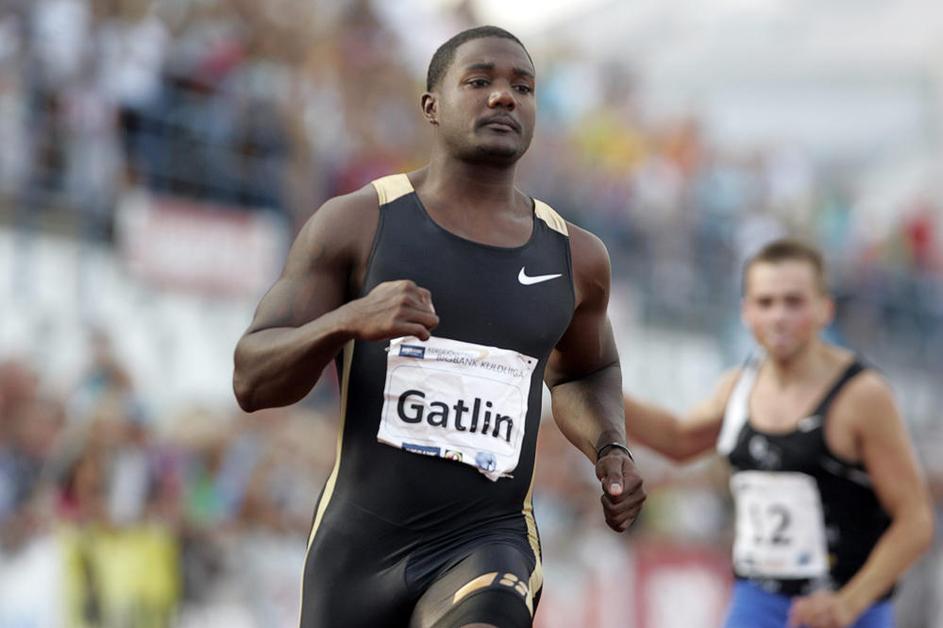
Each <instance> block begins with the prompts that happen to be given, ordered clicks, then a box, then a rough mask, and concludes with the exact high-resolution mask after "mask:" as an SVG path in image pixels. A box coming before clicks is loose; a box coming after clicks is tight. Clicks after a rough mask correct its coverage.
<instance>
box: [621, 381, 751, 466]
mask: <svg viewBox="0 0 943 628" xmlns="http://www.w3.org/2000/svg"><path fill="white" fill-rule="evenodd" d="M738 374H739V370H732V371H729V372H728V373H726V374H725V375H724V376H723V377H722V378H721V380H720V382H719V383H718V385H717V387H716V388H715V390H714V392H713V394H712V395H711V396H710V397H708V398H707V399H705V400H703V401H702V402H701V403H699V404H697V405H696V406H694V407H693V408H692V409H691V410H690V411H689V412H688V413H687V414H686V415H685V416H683V417H681V416H678V415H676V414H674V413H672V412H669V411H668V410H665V409H663V408H660V407H658V406H654V405H651V404H647V403H642V402H640V401H637V400H636V399H634V398H633V397H630V396H629V395H626V396H625V398H624V405H625V426H626V431H627V432H628V434H629V436H630V437H631V438H632V440H633V441H638V442H639V443H641V444H643V445H645V446H646V447H649V448H650V449H654V450H655V451H657V452H658V453H660V454H662V455H663V456H666V457H668V458H670V459H672V460H675V461H677V462H685V461H687V460H690V459H691V458H694V457H696V456H699V455H701V454H703V453H705V452H707V451H710V450H711V449H712V448H713V447H714V444H715V443H716V442H717V437H718V435H719V434H720V428H721V426H722V425H723V421H724V408H725V407H726V405H727V398H728V397H729V396H730V392H731V390H733V386H734V384H735V383H736V381H737V376H738Z"/></svg>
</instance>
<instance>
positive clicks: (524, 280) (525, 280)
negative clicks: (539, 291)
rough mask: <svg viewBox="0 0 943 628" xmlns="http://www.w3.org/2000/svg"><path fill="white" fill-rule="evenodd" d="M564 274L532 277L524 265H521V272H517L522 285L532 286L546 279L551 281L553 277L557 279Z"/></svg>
mask: <svg viewBox="0 0 943 628" xmlns="http://www.w3.org/2000/svg"><path fill="white" fill-rule="evenodd" d="M562 276H563V275H562V274H561V273H557V274H556V275H534V276H533V277H531V276H530V275H528V274H527V273H525V272H524V267H523V266H521V272H519V273H517V280H518V281H519V282H521V285H524V286H532V285H534V284H535V283H542V282H544V281H550V280H551V279H556V278H557V277H562Z"/></svg>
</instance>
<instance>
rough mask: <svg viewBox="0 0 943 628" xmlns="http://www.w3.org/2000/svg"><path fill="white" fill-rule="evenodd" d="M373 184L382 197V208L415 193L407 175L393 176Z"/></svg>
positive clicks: (378, 194)
mask: <svg viewBox="0 0 943 628" xmlns="http://www.w3.org/2000/svg"><path fill="white" fill-rule="evenodd" d="M372 184H373V187H374V188H376V191H377V196H378V197H380V206H381V207H382V206H384V205H386V204H388V203H392V202H393V201H395V200H396V199H398V198H400V197H401V196H406V195H407V194H409V193H411V192H412V191H413V184H412V183H410V181H409V177H407V176H406V175H405V174H391V175H389V176H386V177H382V178H380V179H377V180H375V181H372Z"/></svg>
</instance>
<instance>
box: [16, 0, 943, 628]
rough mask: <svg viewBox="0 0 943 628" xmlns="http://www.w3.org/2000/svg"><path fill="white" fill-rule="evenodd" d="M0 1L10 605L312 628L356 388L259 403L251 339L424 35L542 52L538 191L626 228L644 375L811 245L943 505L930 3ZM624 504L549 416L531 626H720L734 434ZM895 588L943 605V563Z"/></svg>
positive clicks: (48, 613)
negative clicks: (609, 521) (319, 556)
mask: <svg viewBox="0 0 943 628" xmlns="http://www.w3.org/2000/svg"><path fill="white" fill-rule="evenodd" d="M500 4H502V3H498V2H486V1H479V2H449V1H445V0H439V1H432V0H408V1H407V0H404V1H402V2H390V3H387V2H382V1H380V0H377V1H375V2H370V1H368V0H352V1H350V2H344V1H341V0H305V1H301V0H278V1H268V2H253V1H252V0H155V1H149V0H4V1H3V2H0V627H14V626H15V627H33V626H36V627H40V626H42V627H46V626H50V627H52V626H64V625H77V626H98V625H102V626H119V625H120V626H134V627H137V626H142V627H143V626H148V627H150V626H166V625H172V626H181V627H189V626H233V627H242V626H245V627H251V626H266V627H269V626H291V625H294V623H295V622H296V621H297V606H298V585H299V582H298V578H299V573H300V565H301V560H302V556H303V553H304V545H305V535H306V532H307V528H308V524H309V521H310V515H311V511H312V508H313V504H314V500H315V498H316V496H317V492H318V490H319V488H320V485H321V482H322V481H323V479H324V477H325V476H326V474H327V472H328V470H329V468H330V465H331V464H332V460H333V455H334V444H335V431H334V430H335V424H336V392H335V386H336V381H335V378H334V375H333V372H330V373H328V374H327V375H326V376H325V377H324V381H323V382H322V383H321V384H319V385H318V387H317V388H316V389H315V391H314V392H313V393H312V394H311V395H310V396H309V398H308V399H307V400H306V401H305V402H303V403H301V404H299V405H297V406H295V407H291V408H287V409H281V410H271V411H264V412H258V413H256V414H254V415H251V416H250V415H245V414H243V413H241V412H240V411H239V410H238V408H237V407H236V405H235V403H234V401H233V398H232V394H231V391H230V377H231V355H232V350H233V347H234V344H235V341H236V339H237V338H238V336H239V335H240V333H241V332H242V331H243V329H244V328H245V326H246V325H247V324H248V322H249V320H250V317H251V314H252V310H253V307H254V305H255V304H256V303H257V300H258V298H259V297H260V295H261V294H262V293H263V292H264V290H265V289H266V288H267V287H268V285H269V284H270V283H271V281H272V280H273V279H274V277H275V276H276V274H277V272H278V270H279V268H280V264H281V261H282V259H283V256H284V254H285V250H286V246H287V244H288V243H289V242H290V240H291V237H292V235H293V234H294V233H295V232H296V230H297V229H298V228H299V226H300V225H301V224H302V223H303V222H304V220H305V219H306V218H307V217H308V216H309V215H310V214H311V212H312V211H313V210H314V209H315V208H316V207H317V206H318V205H319V204H320V203H321V202H323V200H325V199H326V198H328V197H329V196H331V195H334V194H337V193H342V192H345V191H349V190H351V189H354V188H356V187H359V186H361V185H363V184H364V183H366V182H367V181H369V180H370V179H371V178H374V177H376V176H380V175H383V174H387V173H390V172H394V171H400V170H404V169H409V168H412V167H415V166H417V165H419V164H421V163H422V160H423V158H424V155H425V150H426V148H427V146H428V141H429V131H428V129H427V128H426V127H425V125H424V124H423V122H422V120H421V118H420V116H419V111H418V106H417V102H418V95H419V93H420V92H421V90H422V81H423V78H424V72H425V66H426V63H427V62H428V59H429V57H430V56H431V53H432V52H433V50H434V48H435V46H436V45H437V44H439V43H441V42H442V41H444V40H445V39H447V38H448V37H449V36H450V35H451V34H453V33H454V32H457V31H458V30H460V29H461V28H464V27H467V26H472V25H476V24H480V23H494V24H497V25H500V26H504V27H506V28H509V29H511V30H512V31H514V32H515V33H517V34H518V35H519V36H520V37H521V38H522V39H523V40H524V42H525V43H526V44H527V45H528V47H529V49H530V51H531V53H532V54H533V56H534V58H535V61H536V64H537V68H538V74H539V76H540V82H539V89H538V97H539V122H538V128H537V135H536V138H535V141H534V144H533V146H532V148H531V151H530V153H529V154H528V155H527V157H525V159H524V161H523V162H522V165H521V168H520V174H521V181H522V185H523V187H524V189H525V190H527V191H529V192H531V193H533V194H534V195H535V196H537V197H539V198H541V199H543V200H545V201H547V202H549V203H550V204H551V205H553V206H554V207H555V208H556V209H558V210H559V211H560V212H561V213H562V214H564V215H565V216H566V217H567V218H568V219H570V220H572V221H574V222H576V223H577V224H580V225H582V226H585V227H587V228H589V229H591V230H593V231H595V232H596V233H597V234H599V235H600V236H602V237H603V239H604V240H605V241H606V242H607V244H608V246H609V249H610V253H611V255H612V258H613V264H614V281H615V287H614V297H613V302H612V318H613V321H614V323H615V326H616V329H617V333H618V336H619V343H620V350H621V353H622V359H623V369H624V371H623V373H624V380H625V386H626V388H627V389H629V390H632V391H634V392H635V393H636V394H637V395H639V396H641V397H643V398H646V399H650V400H655V401H660V402H662V403H663V404H665V405H668V406H669V407H673V408H675V409H679V410H680V409H683V408H684V407H686V406H687V405H688V404H689V403H691V402H692V401H693V400H695V399H697V398H698V397H699V396H700V395H702V394H704V393H706V392H707V391H708V390H709V389H710V387H711V383H712V381H713V380H714V378H715V377H716V376H717V375H718V374H719V373H720V372H721V371H722V370H723V369H724V368H725V367H727V366H729V365H731V364H735V363H737V362H738V361H740V360H742V359H743V358H744V357H745V355H746V354H747V352H748V351H749V347H750V344H749V339H748V338H747V337H746V335H745V334H744V332H743V331H742V330H741V328H740V323H739V317H738V289H739V287H738V279H739V265H740V263H741V262H742V260H743V259H744V258H745V256H747V255H749V253H750V252H751V251H753V250H755V249H756V248H757V247H758V246H760V245H761V244H762V243H763V242H765V241H766V240H768V239H770V238H771V237H774V236H775V235H778V234H780V233H793V234H799V235H802V236H804V237H807V238H809V239H811V240H812V241H814V242H817V243H818V244H820V245H821V246H822V247H823V248H824V250H825V251H826V254H827V258H828V261H829V263H830V264H831V270H832V285H833V287H834V289H835V293H836V297H837V300H838V304H839V311H838V318H837V321H836V324H835V325H834V326H833V328H832V329H830V330H829V334H830V336H831V337H832V338H833V339H835V340H836V341H838V342H841V343H844V344H846V345H848V346H851V347H854V348H856V349H858V350H859V351H861V352H863V353H864V354H865V355H866V356H869V357H872V358H874V359H875V360H876V361H878V362H879V364H880V365H881V366H882V368H883V369H884V370H885V372H886V374H887V376H888V378H889V379H890V380H891V382H892V383H893V385H894V387H895V390H896V393H897V396H898V400H899V402H900V404H901V406H902V408H903V409H904V413H905V415H906V419H907V421H908V424H909V425H910V428H911V430H912V433H913V434H914V438H915V441H916V445H917V448H918V450H919V454H920V456H921V459H922V462H923V464H924V465H925V468H926V471H927V474H928V477H929V478H930V481H931V486H932V487H933V491H934V496H935V497H934V499H935V504H936V508H937V512H938V513H939V512H940V510H941V506H943V456H941V453H943V424H941V422H940V418H939V411H940V408H941V407H943V406H941V401H943V392H941V389H940V386H939V382H940V381H941V377H943V278H941V273H943V255H941V251H943V248H941V244H943V235H941V232H940V227H941V222H940V221H941V216H943V212H941V207H943V184H941V181H943V177H941V175H943V168H941V166H943V44H941V42H943V37H941V35H943V6H941V5H939V3H936V2H934V1H932V0H925V1H923V0H902V1H900V2H894V3H888V2H881V1H879V0H859V1H855V2H849V1H846V0H834V1H833V2H828V3H823V2H814V1H812V0H789V1H787V0H717V1H714V2H710V3H704V2H698V1H696V0H660V1H655V0H638V1H634V2H631V3H630V2H621V1H617V0H609V1H605V0H596V1H587V2H579V3H572V2H571V3H565V2H549V3H541V4H539V5H537V4H532V3H529V2H516V3H503V4H504V5H505V6H499V5H500ZM639 461H640V464H641V465H642V468H643V470H644V473H645V475H646V477H647V482H648V486H649V491H650V494H651V496H650V499H649V501H648V505H647V507H646V510H645V513H644V516H643V518H642V519H641V520H640V521H639V523H638V524H637V525H636V526H635V527H634V529H633V530H632V532H631V533H630V534H628V535H626V536H623V537H619V536H616V535H614V534H611V533H609V532H607V531H606V530H605V529H604V527H603V525H602V523H601V519H602V517H601V515H600V512H599V506H598V498H597V493H598V487H597V484H596V481H595V479H594V478H593V475H592V469H591V466H590V465H589V464H587V463H586V461H585V460H582V459H581V458H580V455H579V454H577V452H576V450H575V449H573V448H572V447H570V446H569V445H568V444H566V443H565V442H564V441H563V439H562V438H561V436H560V435H559V432H558V431H557V429H556V428H555V427H554V426H553V424H552V422H548V423H547V424H546V425H545V429H543V430H542V431H541V436H540V453H539V457H538V480H537V489H536V499H535V501H536V510H537V517H538V523H539V524H540V529H541V533H542V537H543V541H544V552H545V561H544V566H545V575H546V588H545V595H544V599H543V601H542V604H541V608H540V611H539V613H538V616H537V626H539V628H555V627H558V626H559V627H563V626H567V627H571V626H587V627H593V626H600V627H602V626H620V627H636V628H673V627H685V628H695V627H698V626H705V627H706V626H713V625H716V622H717V617H718V615H719V614H720V613H721V612H722V609H723V605H724V602H725V595H726V589H727V586H728V584H729V572H728V566H727V562H726V561H727V558H726V554H727V548H728V546H729V543H730V541H731V539H730V529H731V523H732V521H731V514H730V504H729V499H728V497H727V494H726V480H727V477H726V474H725V471H724V469H723V465H721V464H718V463H717V462H716V461H710V460H706V461H702V462H700V463H697V464H694V465H692V466H689V467H686V468H683V469H678V468H674V467H672V466H671V465H669V464H667V463H666V462H665V461H664V460H662V459H660V458H658V457H657V456H655V455H653V454H649V453H646V452H639ZM940 555H941V548H940V541H939V536H938V537H937V541H936V544H935V548H934V551H933V553H932V555H930V556H928V557H927V558H926V559H925V560H923V561H921V563H920V564H919V565H918V567H917V568H916V569H915V570H914V571H913V572H912V573H911V575H910V576H909V577H908V579H907V580H906V582H905V584H904V585H903V586H902V588H901V591H900V595H899V598H898V600H899V602H898V616H899V619H900V625H901V626H902V627H905V628H909V627H913V628H922V627H927V628H940V627H941V626H943V596H941V594H940V591H941V590H943V561H941V560H940Z"/></svg>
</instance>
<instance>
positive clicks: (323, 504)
mask: <svg viewBox="0 0 943 628" xmlns="http://www.w3.org/2000/svg"><path fill="white" fill-rule="evenodd" d="M353 358H354V341H353V340H351V341H349V342H348V343H347V344H345V345H344V370H343V374H342V375H341V402H340V424H339V425H338V426H337V452H336V453H335V454H334V468H332V469H331V475H330V476H328V478H327V484H325V485H324V493H323V494H322V495H321V499H320V501H318V509H317V513H316V514H315V516H314V523H313V524H312V525H311V533H310V534H309V535H308V547H307V548H306V549H305V557H304V562H302V567H301V604H302V606H304V583H305V570H306V567H307V565H308V554H310V553H311V545H312V544H313V543H314V535H315V534H317V532H318V526H320V525H321V520H322V519H323V518H324V511H326V510H327V505H328V502H330V501H331V495H332V494H333V493H334V485H335V484H336V483H337V473H338V470H339V469H340V466H341V449H342V447H343V443H344V424H345V423H346V421H347V391H348V389H349V388H350V365H351V362H352V361H353ZM298 625H299V626H300V625H301V614H300V611H299V615H298Z"/></svg>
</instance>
